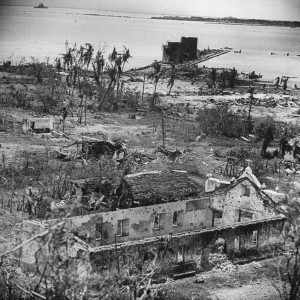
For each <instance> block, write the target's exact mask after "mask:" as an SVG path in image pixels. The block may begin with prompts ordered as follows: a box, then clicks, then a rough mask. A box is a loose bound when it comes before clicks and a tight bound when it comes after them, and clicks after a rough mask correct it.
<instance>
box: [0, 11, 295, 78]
mask: <svg viewBox="0 0 300 300" xmlns="http://www.w3.org/2000/svg"><path fill="white" fill-rule="evenodd" d="M91 13H96V14H101V15H103V16H88V15H84V14H91ZM104 15H106V16H104ZM108 15H117V16H118V15H119V16H121V15H122V16H126V18H124V17H109V16H108ZM149 18H150V16H148V15H138V14H126V13H123V12H122V13H118V12H114V13H109V12H100V11H84V10H75V9H63V8H62V9H60V8H49V9H45V10H43V9H34V8H32V7H25V6H24V7H22V6H19V7H5V6H2V7H1V6H0V45H1V47H0V60H3V59H8V58H12V59H13V60H18V59H20V58H21V57H22V56H25V57H26V58H27V60H29V59H30V56H34V57H36V58H39V59H40V60H44V59H45V57H50V61H52V60H53V59H54V58H55V57H57V56H59V54H60V53H64V51H65V41H66V40H68V41H69V43H70V44H73V43H74V42H77V44H79V45H80V44H84V43H86V42H88V43H92V44H93V45H94V46H95V48H99V47H100V48H102V47H105V48H106V53H108V52H109V51H111V50H112V48H113V47H114V46H116V47H117V49H119V50H121V49H122V47H123V45H125V46H126V47H128V48H129V49H130V51H131V53H132V56H133V59H131V60H130V63H129V64H128V66H127V67H128V68H134V67H139V66H144V65H146V64H150V63H151V62H153V60H154V59H157V60H160V59H161V56H162V44H163V43H165V42H166V41H179V40H180V38H181V36H195V37H198V48H199V49H202V48H204V47H205V48H206V47H207V46H209V47H210V48H221V47H231V48H234V49H235V50H242V53H241V54H236V53H230V54H227V55H225V56H222V57H218V58H215V59H213V60H211V61H208V62H205V65H206V66H219V67H233V66H235V67H236V68H237V70H238V71H245V72H250V71H253V70H255V71H256V72H257V73H261V74H263V78H265V79H273V78H275V77H276V76H282V75H288V76H295V77H297V78H296V79H293V80H292V81H291V83H292V82H299V83H300V57H298V56H296V55H297V54H298V55H299V54H300V29H299V28H281V27H264V26H244V25H221V24H207V23H200V22H181V21H162V20H151V19H149ZM271 52H275V53H277V54H278V55H273V56H271V55H270V53H271ZM285 53H289V54H290V56H285V55H284V54H285Z"/></svg>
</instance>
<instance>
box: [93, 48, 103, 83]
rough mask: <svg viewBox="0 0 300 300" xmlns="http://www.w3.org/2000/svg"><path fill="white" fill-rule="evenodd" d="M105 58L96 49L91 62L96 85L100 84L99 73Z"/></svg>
mask: <svg viewBox="0 0 300 300" xmlns="http://www.w3.org/2000/svg"><path fill="white" fill-rule="evenodd" d="M104 63H105V60H104V58H103V53H102V52H101V51H99V50H98V51H97V54H96V57H95V60H94V62H93V63H92V65H93V69H94V79H95V81H96V83H97V85H98V86H99V85H100V75H101V73H102V72H103V68H104Z"/></svg>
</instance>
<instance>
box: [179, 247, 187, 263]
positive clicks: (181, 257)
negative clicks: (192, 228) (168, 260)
mask: <svg viewBox="0 0 300 300" xmlns="http://www.w3.org/2000/svg"><path fill="white" fill-rule="evenodd" d="M185 248H186V245H182V246H181V247H180V248H179V250H178V252H177V262H183V261H185Z"/></svg>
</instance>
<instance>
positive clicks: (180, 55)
mask: <svg viewBox="0 0 300 300" xmlns="http://www.w3.org/2000/svg"><path fill="white" fill-rule="evenodd" d="M197 45H198V38H196V37H182V38H181V41H180V42H168V43H167V44H166V45H163V58H162V62H163V63H174V64H181V63H183V62H184V61H189V60H193V59H197V57H198V56H197Z"/></svg>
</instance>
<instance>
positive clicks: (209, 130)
mask: <svg viewBox="0 0 300 300" xmlns="http://www.w3.org/2000/svg"><path fill="white" fill-rule="evenodd" d="M244 120H245V116H244V115H242V116H240V115H236V114H234V113H233V112H232V111H231V110H230V108H229V106H228V105H226V104H225V105H221V106H217V107H212V108H208V107H204V108H202V109H200V110H199V111H198V115H197V121H198V122H199V123H200V127H201V129H202V131H203V132H204V133H206V134H208V135H212V136H218V135H223V136H225V137H229V138H236V137H240V136H241V135H245V134H247V133H248V129H247V124H246V122H244Z"/></svg>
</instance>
